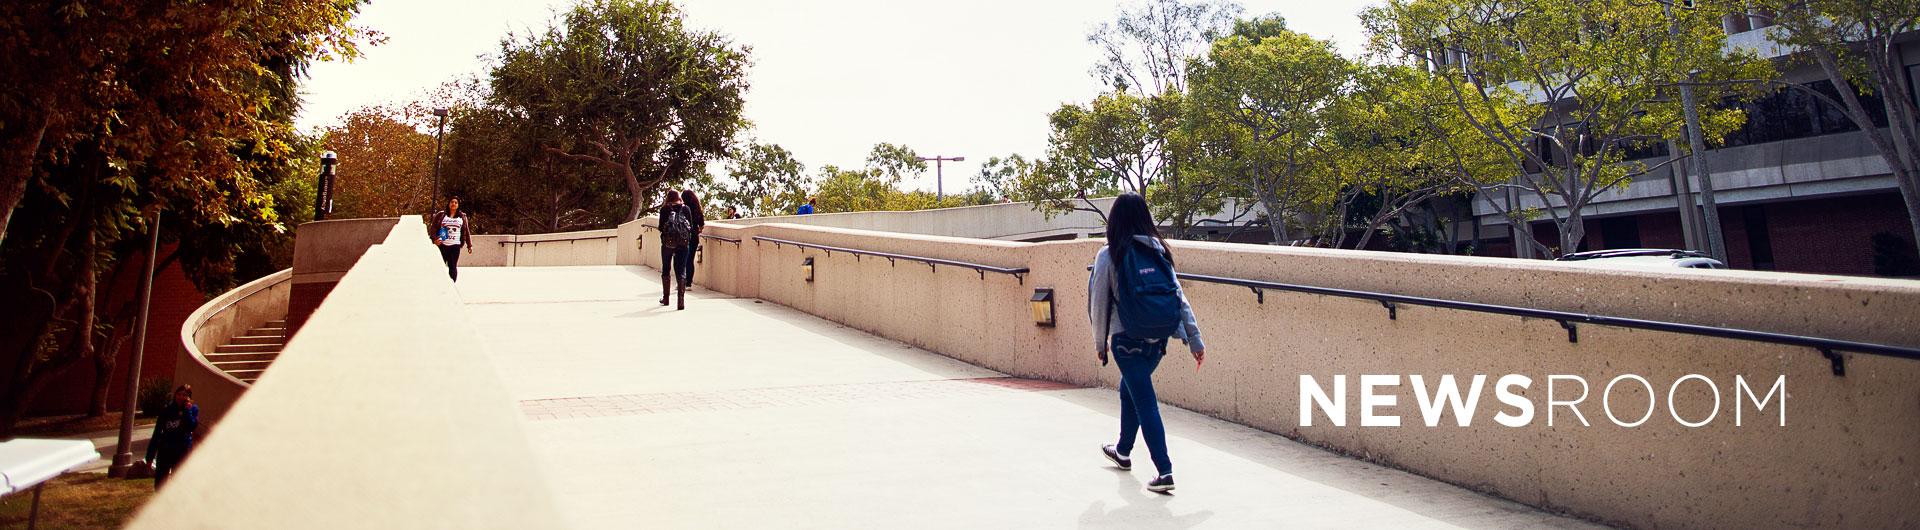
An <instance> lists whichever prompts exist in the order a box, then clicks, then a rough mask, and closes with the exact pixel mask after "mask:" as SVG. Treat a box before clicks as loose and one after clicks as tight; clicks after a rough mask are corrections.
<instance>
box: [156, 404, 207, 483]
mask: <svg viewBox="0 0 1920 530" xmlns="http://www.w3.org/2000/svg"><path fill="white" fill-rule="evenodd" d="M199 429H200V407H199V406H198V405H194V404H193V386H192V385H180V386H179V387H177V388H174V389H173V401H172V402H170V403H167V406H166V407H163V408H161V409H160V417H159V418H157V419H156V421H154V422H153V438H151V439H149V440H147V461H148V462H152V463H153V488H154V489H160V486H162V485H165V484H166V483H167V476H168V475H172V474H173V470H174V468H178V467H180V462H181V461H183V460H185V459H186V458H187V453H188V452H190V451H192V450H193V432H194V431H196V430H199Z"/></svg>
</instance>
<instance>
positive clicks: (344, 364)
mask: <svg viewBox="0 0 1920 530" xmlns="http://www.w3.org/2000/svg"><path fill="white" fill-rule="evenodd" d="M420 226H422V225H421V224H420V218H419V217H418V216H408V217H404V218H401V219H400V220H399V222H398V224H397V226H392V228H391V232H390V233H389V234H388V236H387V237H386V238H384V242H383V243H381V244H379V245H376V246H373V247H372V248H369V249H367V250H366V252H365V254H364V256H362V257H361V258H360V260H359V261H358V263H357V264H355V265H354V266H353V267H352V269H351V271H349V272H348V273H347V274H346V275H345V277H344V278H342V279H340V280H339V284H338V286H336V287H335V288H334V289H333V291H332V293H331V294H330V295H329V296H328V297H327V299H326V301H325V302H324V303H322V304H321V305H320V307H319V309H318V310H317V311H315V312H314V313H313V315H312V318H311V319H310V320H309V321H308V322H307V327H306V329H305V331H303V332H302V333H300V334H299V335H297V336H295V337H294V338H293V340H292V342H291V343H289V344H288V345H287V348H286V350H285V351H284V352H282V353H281V355H280V357H279V359H277V360H275V361H274V364H273V367H272V368H271V369H269V370H268V371H267V373H266V374H265V376H264V377H263V378H261V379H260V381H258V382H257V383H256V384H255V385H254V386H253V388H252V389H250V390H248V393H247V398H246V399H245V400H242V401H240V402H239V403H238V404H236V405H235V406H234V407H233V409H232V410H231V411H229V412H228V413H227V415H226V418H225V419H224V420H223V421H222V422H221V425H220V429H219V435H218V436H211V437H209V438H208V439H207V440H206V441H205V442H204V443H202V444H201V445H199V446H198V447H196V448H195V450H194V454H193V456H192V457H191V458H189V459H188V460H187V461H186V463H185V464H184V465H183V466H182V467H181V469H180V470H179V472H178V474H176V475H175V476H174V478H172V479H171V480H170V481H168V483H167V487H166V489H163V490H161V491H160V492H159V494H158V495H157V496H155V497H154V498H153V499H152V500H151V501H149V502H148V503H147V505H146V507H145V508H143V509H142V510H141V511H140V513H139V515H138V516H137V517H136V518H135V519H134V520H133V522H132V524H131V525H130V528H135V529H163V528H169V529H170V528H281V529H305V528H311V529H334V528H502V529H521V528H552V527H558V526H564V524H563V520H562V519H561V518H560V517H559V514H557V513H556V512H555V510H554V508H553V500H552V499H551V498H550V496H549V495H550V494H549V492H550V491H551V490H550V489H549V488H548V486H547V483H546V479H545V477H544V476H542V475H541V474H540V472H539V471H538V470H537V468H535V467H534V465H533V459H534V455H533V452H532V450H531V448H530V447H529V445H528V443H527V438H526V433H525V432H524V430H523V429H522V419H521V413H520V410H519V407H518V405H517V404H516V403H515V402H514V401H513V400H512V398H511V397H510V396H509V395H508V393H507V391H506V388H505V386H504V384H503V383H502V382H501V381H500V378H499V375H498V373H497V372H496V370H495V368H494V367H493V366H492V363H491V362H490V360H489V359H488V357H487V355H486V354H485V352H484V350H483V348H485V347H486V346H485V344H484V343H482V342H481V341H480V339H479V334H478V332H477V331H476V330H474V329H473V326H472V324H471V323H470V322H469V321H468V320H467V319H466V318H465V317H464V316H463V315H465V311H464V310H463V309H462V306H461V304H460V301H459V298H458V296H457V295H456V294H455V292H454V290H453V285H452V284H451V283H449V282H447V281H446V270H445V268H444V265H443V264H442V263H441V262H440V256H439V255H438V252H437V251H436V250H435V249H434V248H433V246H432V245H431V244H430V243H429V242H427V241H426V239H425V238H424V237H422V232H421V231H420V230H421V229H420V228H419V227H420ZM302 235H303V236H305V235H307V233H305V232H303V233H302Z"/></svg>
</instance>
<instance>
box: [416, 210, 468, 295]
mask: <svg viewBox="0 0 1920 530" xmlns="http://www.w3.org/2000/svg"><path fill="white" fill-rule="evenodd" d="M427 237H431V238H433V244H434V245H438V246H439V247H440V260H441V261H445V262H447V277H448V278H451V279H452V280H453V281H460V249H461V248H466V249H467V253H468V254H472V253H473V218H472V217H470V216H468V215H467V212H465V211H462V210H461V209H460V198H459V197H452V198H448V199H447V209H445V210H441V211H438V212H434V214H433V217H431V218H428V219H427Z"/></svg>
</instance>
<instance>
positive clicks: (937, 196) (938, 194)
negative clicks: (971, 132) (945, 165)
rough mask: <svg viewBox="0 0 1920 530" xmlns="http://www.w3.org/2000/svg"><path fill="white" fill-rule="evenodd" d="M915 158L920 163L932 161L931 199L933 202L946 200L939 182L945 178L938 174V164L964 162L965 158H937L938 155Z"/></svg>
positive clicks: (944, 191)
mask: <svg viewBox="0 0 1920 530" xmlns="http://www.w3.org/2000/svg"><path fill="white" fill-rule="evenodd" d="M915 158H919V159H920V161H921V162H927V161H932V162H933V198H934V200H936V201H937V200H943V199H946V198H947V193H946V190H945V189H943V184H942V182H941V181H943V180H945V178H944V176H943V175H941V174H940V173H941V172H940V163H941V162H965V161H967V157H964V156H956V157H943V156H939V155H934V157H933V158H927V157H924V156H922V157H915Z"/></svg>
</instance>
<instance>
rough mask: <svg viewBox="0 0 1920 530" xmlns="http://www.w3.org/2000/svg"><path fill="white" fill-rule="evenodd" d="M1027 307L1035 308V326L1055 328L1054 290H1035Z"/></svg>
mask: <svg viewBox="0 0 1920 530" xmlns="http://www.w3.org/2000/svg"><path fill="white" fill-rule="evenodd" d="M1027 305H1028V306H1029V307H1032V308H1033V325H1035V326H1040V327H1045V328H1050V327H1053V289H1034V290H1033V299H1032V300H1029V301H1028V302H1027Z"/></svg>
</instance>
